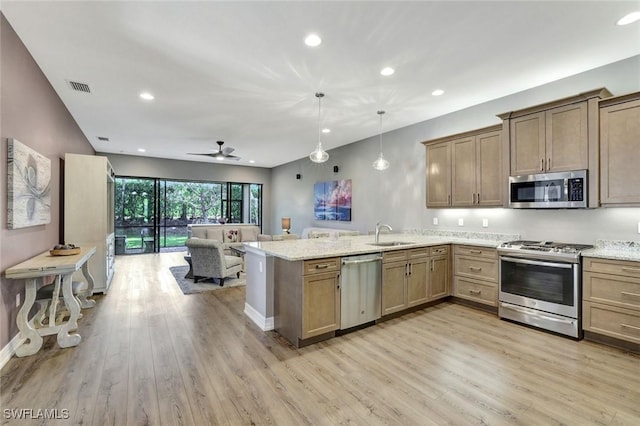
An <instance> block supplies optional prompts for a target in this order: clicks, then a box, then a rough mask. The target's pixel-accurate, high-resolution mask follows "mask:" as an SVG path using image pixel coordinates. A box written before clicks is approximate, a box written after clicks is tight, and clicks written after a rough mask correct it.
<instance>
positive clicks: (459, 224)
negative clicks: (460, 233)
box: [458, 218, 464, 226]
mask: <svg viewBox="0 0 640 426" xmlns="http://www.w3.org/2000/svg"><path fill="white" fill-rule="evenodd" d="M458 226H464V219H463V218H459V219H458Z"/></svg>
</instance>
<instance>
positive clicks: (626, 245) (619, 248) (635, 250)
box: [582, 240, 640, 262]
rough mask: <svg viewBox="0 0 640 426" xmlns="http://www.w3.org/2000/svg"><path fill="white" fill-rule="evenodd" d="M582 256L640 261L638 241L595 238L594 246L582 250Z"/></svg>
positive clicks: (639, 244) (639, 243)
mask: <svg viewBox="0 0 640 426" xmlns="http://www.w3.org/2000/svg"><path fill="white" fill-rule="evenodd" d="M582 256H584V257H598V258H601V259H612V260H630V261H634V262H640V241H618V240H616V241H611V240H597V241H596V244H595V246H594V248H592V249H588V250H584V251H583V252H582Z"/></svg>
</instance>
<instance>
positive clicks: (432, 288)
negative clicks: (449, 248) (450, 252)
mask: <svg viewBox="0 0 640 426" xmlns="http://www.w3.org/2000/svg"><path fill="white" fill-rule="evenodd" d="M429 263H430V265H429V300H434V299H440V298H443V297H446V296H448V295H449V256H436V257H432V258H431V261H430V262H429Z"/></svg>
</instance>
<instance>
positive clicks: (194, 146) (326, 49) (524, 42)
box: [1, 0, 640, 167]
mask: <svg viewBox="0 0 640 426" xmlns="http://www.w3.org/2000/svg"><path fill="white" fill-rule="evenodd" d="M1 8H2V12H3V13H4V15H5V16H6V18H7V19H8V21H9V22H10V23H11V25H12V26H13V28H14V30H15V31H16V33H17V34H18V36H19V37H20V38H21V40H22V41H23V42H24V44H25V45H26V47H27V48H28V49H29V51H30V52H31V55H32V56H33V57H34V58H35V60H36V62H37V63H38V65H39V66H40V67H41V68H42V71H43V72H44V74H45V75H46V76H47V78H48V79H49V81H50V82H51V84H52V86H53V88H54V89H55V90H56V92H57V93H58V95H59V96H60V98H61V99H62V101H63V102H64V104H65V105H66V106H67V108H68V109H69V111H70V112H71V114H72V115H73V117H74V118H75V120H76V121H77V123H78V125H79V126H80V128H81V129H82V131H83V132H84V134H85V135H86V137H87V139H88V140H89V141H90V142H91V144H92V145H93V147H94V148H95V149H96V151H99V152H105V153H123V154H131V155H146V156H150V157H161V158H175V159H183V160H192V161H209V162H214V161H215V160H213V159H210V158H209V157H200V156H193V155H188V154H187V153H189V152H208V151H209V150H215V149H216V145H215V141H216V140H224V141H225V142H226V143H225V146H232V147H234V148H235V149H236V150H235V152H234V154H235V155H238V156H240V157H242V160H241V161H240V162H238V163H235V162H234V163H233V164H241V165H250V164H249V163H248V160H255V164H253V165H255V166H262V167H273V166H277V165H279V164H283V163H287V162H289V161H293V160H296V159H299V158H303V157H305V156H307V155H308V154H309V152H311V151H312V150H313V149H314V147H315V145H316V143H317V138H318V132H317V128H318V103H317V99H316V97H315V92H317V91H322V92H324V93H325V95H326V96H325V97H324V99H323V101H322V120H321V121H322V125H323V127H329V128H330V129H331V133H330V134H328V135H323V145H324V146H325V148H327V149H330V148H335V147H338V146H341V145H345V144H348V143H351V142H355V141H358V140H361V139H364V138H367V137H370V136H373V135H376V134H377V133H378V125H379V121H378V116H377V114H376V111H377V110H378V109H384V110H386V111H387V114H386V115H385V116H384V121H383V126H384V129H385V131H386V130H391V129H395V128H399V127H403V126H407V125H410V124H413V123H417V122H420V121H423V120H426V119H429V118H433V117H436V116H440V115H443V114H446V113H449V112H452V111H455V110H458V109H462V108H465V107H468V106H472V105H476V104H478V103H482V102H485V101H488V100H491V99H495V98H498V97H501V96H505V95H508V94H511V93H515V92H519V91H522V90H525V89H528V88H531V87H535V86H538V85H541V84H544V83H547V82H550V81H553V80H556V79H559V78H562V77H566V76H569V75H573V74H577V73H580V72H583V71H586V70H589V69H592V68H596V67H599V66H602V65H605V64H608V63H611V62H615V61H618V60H621V59H624V58H628V57H631V56H635V55H638V54H640V23H638V22H637V23H635V24H631V25H628V26H625V27H620V26H617V25H615V23H616V21H617V20H618V19H619V18H620V17H622V16H623V15H625V14H626V13H629V12H631V11H633V10H640V1H627V2H615V1H584V2H583V1H570V2H556V1H550V2H540V1H536V2H504V1H503V2H482V1H472V2H462V1H453V2H452V1H446V2H445V1H429V2H400V1H387V2H374V1H352V2H342V1H335V2H327V1H325V2H309V1H305V2H272V1H261V2H245V1H227V2H220V1H200V2H195V1H193V2H191V1H189V2H187V1H181V2H180V1H174V2H166V1H152V2H149V1H139V2H135V1H117V2H116V1H111V2H94V1H80V2H78V1H75V2H61V1H44V2H25V1H5V0H3V1H2V6H1ZM309 32H317V33H319V34H320V35H321V37H322V38H323V43H322V45H320V46H319V47H317V48H309V47H307V46H305V45H304V43H303V38H304V37H305V35H306V34H308V33H309ZM384 66H392V67H393V68H395V69H396V73H395V74H394V75H393V76H391V77H382V76H381V75H380V74H379V71H380V69H382V68H383V67H384ZM69 80H71V81H76V82H82V83H87V84H88V85H89V86H90V88H91V93H90V94H87V93H82V92H76V91H73V90H71V89H70V87H69V85H68V83H67V81H69ZM435 89H443V90H445V94H444V95H442V96H440V97H434V96H432V95H431V92H432V91H433V90H435ZM142 91H149V92H152V93H153V94H154V95H155V100H154V101H151V102H149V101H142V100H141V99H139V98H138V94H139V93H140V92H142ZM98 136H104V137H108V138H109V142H101V141H99V140H98V139H97V138H98ZM137 148H145V149H146V153H144V154H140V153H139V152H137Z"/></svg>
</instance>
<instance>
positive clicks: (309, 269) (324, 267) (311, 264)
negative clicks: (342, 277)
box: [304, 257, 340, 275]
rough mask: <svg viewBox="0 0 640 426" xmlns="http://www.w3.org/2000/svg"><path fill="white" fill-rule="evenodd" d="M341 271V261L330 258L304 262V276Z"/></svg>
mask: <svg viewBox="0 0 640 426" xmlns="http://www.w3.org/2000/svg"><path fill="white" fill-rule="evenodd" d="M339 270H340V259H339V258H337V257H330V258H327V259H313V260H305V261H304V275H309V274H321V273H323V272H333V271H339Z"/></svg>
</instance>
